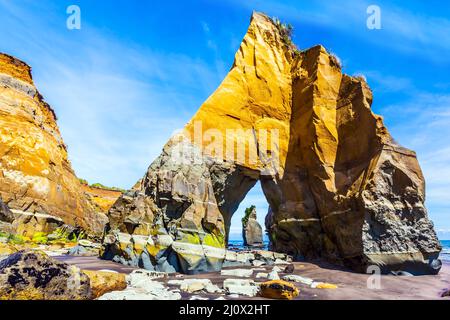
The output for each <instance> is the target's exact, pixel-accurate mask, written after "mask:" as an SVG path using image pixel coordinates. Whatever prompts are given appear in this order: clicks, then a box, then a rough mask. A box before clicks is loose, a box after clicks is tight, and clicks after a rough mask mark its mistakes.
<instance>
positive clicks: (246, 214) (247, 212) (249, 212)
mask: <svg viewBox="0 0 450 320" xmlns="http://www.w3.org/2000/svg"><path fill="white" fill-rule="evenodd" d="M255 209H256V207H255V206H250V208H247V209H245V215H244V217H243V218H242V225H243V226H244V227H245V226H246V225H247V222H248V219H250V215H251V214H252V211H253V210H255Z"/></svg>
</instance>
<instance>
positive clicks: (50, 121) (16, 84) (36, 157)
mask: <svg viewBox="0 0 450 320" xmlns="http://www.w3.org/2000/svg"><path fill="white" fill-rule="evenodd" d="M0 159H1V160H0V197H1V199H3V201H4V202H5V203H6V204H7V205H8V206H9V208H10V209H12V210H13V211H14V210H17V211H24V212H28V213H42V214H49V215H53V216H57V217H59V218H61V219H63V220H64V222H65V223H67V224H70V225H73V226H80V227H82V228H84V229H85V230H88V231H91V232H92V233H101V232H102V231H103V225H104V224H105V221H104V220H103V222H99V221H97V220H98V219H97V218H98V217H97V215H96V214H95V213H94V211H93V210H92V208H90V206H89V204H88V203H87V201H86V199H85V196H84V194H83V192H82V190H81V185H80V183H79V181H78V179H77V177H76V176H75V174H74V172H73V170H72V168H71V164H70V162H69V160H68V157H67V148H66V146H65V144H64V141H63V139H62V137H61V134H60V132H59V129H58V126H57V124H56V115H55V113H54V111H53V110H52V108H51V107H50V106H49V105H48V104H47V103H46V102H45V101H44V100H43V98H42V96H41V95H40V93H39V91H38V90H37V89H36V87H35V85H34V83H33V80H32V77H31V68H30V67H29V66H28V65H26V64H25V63H23V62H22V61H19V60H17V59H15V58H13V57H11V56H8V55H5V54H0ZM0 218H1V217H0ZM102 223H103V225H102Z"/></svg>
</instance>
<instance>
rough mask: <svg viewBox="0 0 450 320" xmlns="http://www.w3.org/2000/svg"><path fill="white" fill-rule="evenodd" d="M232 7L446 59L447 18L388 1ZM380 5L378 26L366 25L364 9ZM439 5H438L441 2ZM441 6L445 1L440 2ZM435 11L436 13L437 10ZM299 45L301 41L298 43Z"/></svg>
mask: <svg viewBox="0 0 450 320" xmlns="http://www.w3.org/2000/svg"><path fill="white" fill-rule="evenodd" d="M228 3H230V4H231V5H233V6H241V7H242V8H245V9H246V10H258V11H263V12H266V13H268V14H270V15H274V16H279V17H282V18H283V19H285V20H287V21H289V22H292V23H302V24H309V25H314V26H319V27H326V28H328V29H330V30H333V31H341V32H342V33H345V34H346V35H347V36H349V37H351V38H357V39H358V40H359V41H361V42H367V43H373V44H376V45H377V46H382V47H388V48H390V49H394V50H397V51H400V52H403V53H406V54H413V55H419V56H422V57H426V58H427V59H431V60H432V61H434V62H437V63H442V62H446V63H449V62H450V20H449V19H448V17H444V16H443V17H439V16H429V15H426V14H423V13H417V12H413V11H410V10H406V9H403V8H401V7H398V6H396V5H393V4H392V3H389V2H388V1H384V0H379V1H377V2H376V3H373V1H352V0H343V1H327V0H319V1H314V2H312V1H306V0H300V1H298V0H296V1H287V2H280V1H275V0H268V1H260V0H248V1H238V0H228ZM373 4H377V5H378V6H379V7H380V8H381V19H382V29H381V30H377V31H370V30H368V29H367V28H366V21H367V17H368V15H367V11H366V10H367V8H368V7H369V5H373ZM441 5H442V4H441ZM444 6H445V4H444ZM438 14H439V12H438ZM300 45H301V43H300Z"/></svg>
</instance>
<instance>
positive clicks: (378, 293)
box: [55, 256, 450, 301]
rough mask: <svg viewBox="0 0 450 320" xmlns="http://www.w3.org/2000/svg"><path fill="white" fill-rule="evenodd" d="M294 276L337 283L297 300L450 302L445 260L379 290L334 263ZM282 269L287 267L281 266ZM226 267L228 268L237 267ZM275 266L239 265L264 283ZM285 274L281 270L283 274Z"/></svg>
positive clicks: (77, 260)
mask: <svg viewBox="0 0 450 320" xmlns="http://www.w3.org/2000/svg"><path fill="white" fill-rule="evenodd" d="M55 258H57V259H58V260H61V261H64V262H66V263H69V264H74V265H77V266H78V267H80V268H81V269H84V270H102V269H108V270H114V271H117V272H120V273H130V272H132V271H133V270H135V269H134V268H131V267H127V266H124V265H121V264H117V263H114V262H111V261H105V260H100V259H98V258H96V257H70V256H60V257H55ZM293 264H294V266H295V271H294V274H295V275H299V276H302V277H308V278H312V279H314V281H319V282H327V283H332V284H336V285H337V286H338V288H337V289H313V288H311V287H309V286H307V285H303V284H301V283H297V284H296V286H297V287H298V288H299V290H300V295H299V296H298V297H297V298H296V300H372V299H376V300H380V299H381V300H442V299H446V300H449V301H450V298H442V297H441V294H442V292H443V291H444V290H445V289H448V288H450V263H448V262H444V264H443V266H442V270H441V272H440V273H439V275H437V276H418V277H412V276H393V275H383V276H381V278H380V288H379V289H369V288H368V286H367V282H368V279H369V277H370V275H365V274H358V273H354V272H351V271H348V270H345V269H338V268H336V267H334V266H331V265H327V264H320V263H309V262H294V263H293ZM279 267H280V268H282V269H283V268H284V267H283V266H282V265H280V266H279ZM237 268H238V267H234V268H226V269H237ZM272 268H273V266H261V267H239V269H254V271H255V272H254V273H253V277H251V278H248V279H253V280H255V281H256V282H264V281H265V279H255V275H256V273H258V272H270V271H271V270H272ZM283 275H285V274H284V273H282V272H280V276H283ZM229 278H237V277H231V276H222V275H220V273H217V272H216V273H204V274H198V275H180V274H171V275H169V277H168V278H166V279H159V280H156V281H159V282H163V283H165V284H166V285H167V286H168V287H170V288H174V289H175V288H176V287H173V286H170V285H168V284H167V283H168V281H170V280H175V279H176V280H180V279H210V280H211V281H212V282H213V283H214V284H216V285H218V286H219V287H221V286H222V284H223V281H224V280H225V279H229ZM181 294H182V298H183V299H186V300H189V299H191V298H192V296H197V297H198V296H200V297H202V298H205V299H216V298H218V297H220V296H221V295H218V294H217V295H216V294H197V293H196V294H189V293H186V292H182V293H181ZM225 299H227V300H236V299H238V300H247V299H248V300H259V299H263V298H261V297H253V298H249V297H244V296H239V298H231V297H229V296H225Z"/></svg>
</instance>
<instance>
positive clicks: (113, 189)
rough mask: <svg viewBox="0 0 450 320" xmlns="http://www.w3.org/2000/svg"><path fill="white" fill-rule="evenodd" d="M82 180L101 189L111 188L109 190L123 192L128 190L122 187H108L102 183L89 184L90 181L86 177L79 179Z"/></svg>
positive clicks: (85, 183)
mask: <svg viewBox="0 0 450 320" xmlns="http://www.w3.org/2000/svg"><path fill="white" fill-rule="evenodd" d="M78 180H79V181H80V183H81V184H83V185H85V186H88V187H91V188H94V189H101V190H109V191H120V192H122V193H125V192H126V190H124V189H121V188H116V187H107V186H105V185H103V184H101V183H98V182H97V183H93V184H89V182H88V181H87V180H86V179H81V178H80V179H78Z"/></svg>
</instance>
